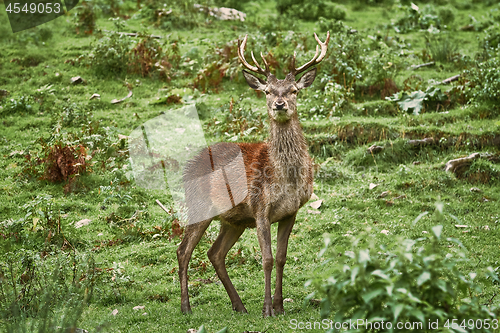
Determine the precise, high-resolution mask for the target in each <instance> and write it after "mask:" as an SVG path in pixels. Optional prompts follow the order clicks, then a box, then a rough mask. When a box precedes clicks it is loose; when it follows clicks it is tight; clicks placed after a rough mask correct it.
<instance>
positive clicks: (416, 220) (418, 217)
mask: <svg viewBox="0 0 500 333" xmlns="http://www.w3.org/2000/svg"><path fill="white" fill-rule="evenodd" d="M427 214H429V212H423V213H422V214H420V215H419V216H417V218H416V219H415V220H413V223H412V226H415V224H417V222H418V221H420V219H421V218H422V217H424V216H425V215H427Z"/></svg>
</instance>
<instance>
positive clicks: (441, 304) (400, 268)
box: [306, 203, 499, 332]
mask: <svg viewBox="0 0 500 333" xmlns="http://www.w3.org/2000/svg"><path fill="white" fill-rule="evenodd" d="M442 210H443V205H442V204H440V203H438V204H437V209H436V213H435V215H436V219H437V220H438V221H440V220H442V214H443V213H442ZM423 215H425V213H424V214H422V215H420V216H419V217H418V218H417V219H416V220H415V221H418V220H419V219H420V217H421V216H423ZM414 224H415V222H414ZM442 229H443V226H442V225H435V226H434V227H432V233H431V234H430V236H428V237H423V238H419V239H416V240H413V239H398V240H397V241H396V242H393V243H391V244H389V245H378V246H377V245H376V244H375V243H374V242H373V241H368V242H369V243H368V244H366V242H367V240H370V239H371V236H370V235H369V234H368V233H369V232H370V230H367V233H366V234H362V235H361V236H360V237H359V238H357V239H355V240H353V247H352V250H351V251H345V252H344V251H343V250H342V251H343V252H340V253H336V252H335V251H332V250H331V249H330V246H331V244H332V243H334V241H333V239H331V238H330V236H328V235H325V247H324V248H323V249H322V250H321V251H320V254H319V256H320V257H323V258H324V259H325V260H324V261H323V262H322V264H321V265H320V267H318V269H317V270H316V272H315V276H314V278H312V279H311V280H309V281H308V282H306V286H307V285H310V284H312V285H313V286H314V288H315V292H314V293H312V294H310V295H309V296H308V299H311V298H312V297H314V295H320V296H321V297H322V299H321V303H320V307H321V316H322V318H328V317H330V316H334V321H335V322H345V321H349V320H352V321H353V322H356V321H357V320H358V319H359V320H362V321H363V325H362V328H361V329H360V331H365V330H373V329H369V328H370V327H378V328H381V326H380V325H381V324H383V323H384V322H385V326H384V328H385V329H381V330H380V331H390V332H392V331H396V329H395V327H396V323H397V322H413V323H421V324H422V326H421V327H422V328H423V329H421V331H428V330H433V329H437V328H438V327H433V326H429V325H430V323H435V322H436V321H439V328H440V329H443V328H444V327H449V328H450V329H452V328H453V329H455V330H460V327H459V325H461V324H462V325H464V324H465V325H466V326H467V328H469V329H472V330H473V331H474V332H492V331H493V329H488V328H487V327H486V326H485V325H483V326H482V327H481V328H479V327H471V326H473V325H474V324H475V322H476V320H482V323H484V322H485V321H484V320H485V319H486V320H487V319H489V320H492V319H495V318H496V316H495V314H494V313H493V311H495V308H494V307H489V306H487V305H484V304H483V303H484V300H483V301H481V299H480V296H478V295H480V294H481V290H482V289H481V286H480V285H479V283H478V282H477V279H476V277H477V276H478V275H485V277H487V278H488V279H491V280H490V282H491V283H493V282H495V283H498V282H499V279H498V276H497V275H496V273H495V271H494V270H493V268H491V267H488V268H487V269H486V270H485V271H484V272H481V273H479V274H477V273H475V272H470V273H468V274H464V273H463V272H462V271H461V270H460V269H459V267H460V266H461V265H462V264H465V263H467V261H468V258H467V252H466V250H465V249H464V247H463V245H462V244H461V243H460V241H459V240H457V239H452V238H446V239H443V237H442V236H441V232H442ZM448 245H451V246H453V248H454V249H456V250H455V251H452V252H450V251H449V250H448ZM327 251H330V252H329V254H326V253H327ZM455 319H457V321H458V325H457V324H454V325H453V324H452V323H453V322H454V320H455ZM469 320H472V321H470V322H469ZM472 322H473V323H472ZM377 324H378V325H377ZM370 325H372V326H370ZM469 325H471V326H469ZM443 326H444V327H443ZM390 327H392V329H389V328H390ZM490 328H492V327H491V325H490ZM328 332H333V329H332V330H330V331H328Z"/></svg>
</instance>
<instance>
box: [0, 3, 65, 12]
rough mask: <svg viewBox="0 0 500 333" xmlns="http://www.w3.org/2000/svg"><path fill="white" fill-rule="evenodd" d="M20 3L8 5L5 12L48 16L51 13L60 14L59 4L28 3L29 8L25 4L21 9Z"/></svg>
mask: <svg viewBox="0 0 500 333" xmlns="http://www.w3.org/2000/svg"><path fill="white" fill-rule="evenodd" d="M21 5H22V4H20V3H17V2H16V3H9V5H8V6H7V8H5V11H7V12H9V13H14V14H19V13H20V12H24V13H26V14H28V13H31V14H34V13H39V14H44V13H45V14H50V13H52V12H54V13H56V14H59V13H60V12H61V4H60V3H57V2H56V3H38V4H36V3H30V4H29V6H28V4H27V3H25V4H24V6H23V7H22V8H21Z"/></svg>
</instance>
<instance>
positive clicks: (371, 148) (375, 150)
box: [368, 145, 384, 154]
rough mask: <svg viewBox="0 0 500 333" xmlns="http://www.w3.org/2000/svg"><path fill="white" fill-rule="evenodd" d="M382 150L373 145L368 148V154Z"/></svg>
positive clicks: (382, 148)
mask: <svg viewBox="0 0 500 333" xmlns="http://www.w3.org/2000/svg"><path fill="white" fill-rule="evenodd" d="M382 150H384V147H382V146H376V145H373V146H371V147H370V148H368V152H369V153H370V154H376V153H380V152H381V151H382Z"/></svg>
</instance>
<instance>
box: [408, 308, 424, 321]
mask: <svg viewBox="0 0 500 333" xmlns="http://www.w3.org/2000/svg"><path fill="white" fill-rule="evenodd" d="M410 315H411V316H414V317H415V318H417V319H418V320H420V321H421V322H422V323H425V316H424V314H423V313H422V311H420V310H417V309H415V310H412V311H411V312H410Z"/></svg>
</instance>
